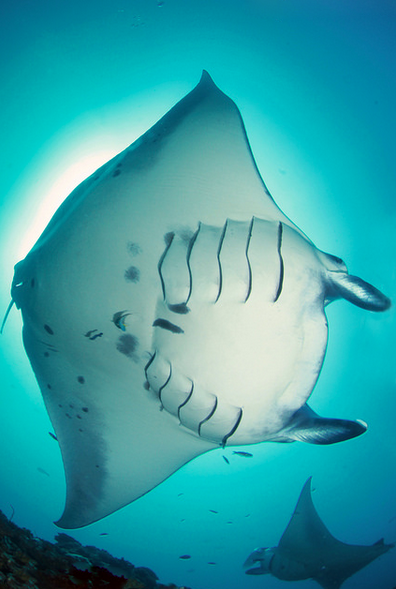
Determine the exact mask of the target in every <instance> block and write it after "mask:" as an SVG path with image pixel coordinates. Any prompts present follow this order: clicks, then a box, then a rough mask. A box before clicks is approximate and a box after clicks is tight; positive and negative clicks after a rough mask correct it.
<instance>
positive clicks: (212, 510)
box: [209, 509, 219, 513]
mask: <svg viewBox="0 0 396 589" xmlns="http://www.w3.org/2000/svg"><path fill="white" fill-rule="evenodd" d="M209 511H210V512H212V513H219V512H218V511H215V510H214V509H209Z"/></svg>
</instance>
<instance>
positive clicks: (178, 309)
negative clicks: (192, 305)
mask: <svg viewBox="0 0 396 589" xmlns="http://www.w3.org/2000/svg"><path fill="white" fill-rule="evenodd" d="M168 309H169V310H170V311H172V312H173V313H178V314H179V315H186V314H187V313H189V312H190V309H189V307H187V304H186V303H178V304H176V305H168Z"/></svg>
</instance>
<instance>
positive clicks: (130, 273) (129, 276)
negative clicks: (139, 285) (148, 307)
mask: <svg viewBox="0 0 396 589" xmlns="http://www.w3.org/2000/svg"><path fill="white" fill-rule="evenodd" d="M124 277H125V280H127V281H128V282H139V279H140V270H139V268H136V266H129V268H127V270H125V274H124Z"/></svg>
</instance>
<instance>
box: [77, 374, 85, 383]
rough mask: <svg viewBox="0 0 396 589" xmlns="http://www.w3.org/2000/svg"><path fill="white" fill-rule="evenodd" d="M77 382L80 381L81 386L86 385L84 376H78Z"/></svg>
mask: <svg viewBox="0 0 396 589" xmlns="http://www.w3.org/2000/svg"><path fill="white" fill-rule="evenodd" d="M77 381H78V382H79V383H80V384H84V383H85V378H84V377H83V376H78V377H77Z"/></svg>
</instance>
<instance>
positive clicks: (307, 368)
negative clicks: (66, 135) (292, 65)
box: [12, 72, 390, 528]
mask: <svg viewBox="0 0 396 589" xmlns="http://www.w3.org/2000/svg"><path fill="white" fill-rule="evenodd" d="M340 297H343V298H345V299H347V300H348V301H350V302H352V303H354V304H356V305H358V306H360V307H362V308H364V309H368V310H371V311H384V310H385V309H387V308H388V307H389V304H390V302H389V300H388V299H387V298H386V297H385V296H384V295H383V294H382V293H381V292H379V291H378V290H377V289H376V288H374V287H373V286H371V285H370V284H368V283H366V282H364V281H363V280H361V279H360V278H357V277H355V276H351V275H349V274H348V272H347V269H346V266H345V264H344V262H343V261H342V260H340V259H339V258H336V257H334V256H331V255H328V254H325V253H323V252H321V251H320V250H318V249H317V248H316V247H315V246H314V245H313V243H312V242H311V241H310V240H309V239H308V238H307V237H306V236H305V235H304V234H303V233H302V231H301V230H300V229H299V228H298V227H296V226H295V225H294V224H293V223H292V222H291V221H290V220H289V219H288V218H287V217H286V216H285V215H284V214H283V213H282V212H281V211H280V209H279V208H278V207H277V206H276V204H275V202H274V201H273V199H272V197H271V196H270V194H269V192H268V190H267V189H266V187H265V185H264V183H263V181H262V179H261V176H260V174H259V172H258V170H257V167H256V164H255V161H254V159H253V156H252V153H251V150H250V146H249V143H248V140H247V137H246V132H245V128H244V125H243V121H242V118H241V115H240V113H239V111H238V109H237V107H236V105H235V104H234V102H233V101H232V100H231V99H230V98H228V97H227V96H226V95H225V94H223V92H221V91H220V90H219V89H218V88H217V86H216V85H215V84H214V83H213V81H212V79H211V77H210V76H209V74H208V73H206V72H204V73H203V75H202V79H201V81H200V82H199V84H198V85H197V86H196V88H195V89H194V90H193V91H192V92H190V93H189V94H188V95H187V96H186V97H185V98H183V99H182V100H181V101H180V102H179V103H178V104H176V106H174V107H173V108H172V109H171V110H170V111H169V112H168V113H167V114H166V115H165V116H164V117H163V118H162V119H160V120H159V121H158V122H157V123H156V124H155V125H154V126H153V127H152V128H151V129H150V130H149V131H147V132H146V133H145V134H144V135H143V136H142V137H141V138H140V139H138V140H137V141H136V142H135V143H133V144H132V145H131V146H130V147H128V148H127V149H125V151H123V152H122V153H120V154H119V155H117V156H116V157H115V158H113V159H112V160H111V161H109V162H108V163H107V164H105V165H104V166H103V167H102V168H100V169H99V170H97V172H95V173H94V174H93V175H92V176H90V177H89V178H88V179H87V180H85V181H84V182H83V183H82V184H80V186H78V187H77V188H76V189H75V190H74V191H73V192H72V193H71V195H70V196H69V197H68V198H67V199H66V201H65V202H64V203H63V204H62V205H61V206H60V208H59V209H58V211H57V212H56V213H55V215H54V217H53V218H52V219H51V221H50V223H49V224H48V226H47V228H46V229H45V230H44V232H43V234H42V235H41V237H40V238H39V240H38V241H37V243H36V245H35V246H34V247H33V249H32V250H31V251H30V253H29V254H28V255H27V256H26V258H25V259H24V260H22V261H21V262H20V263H19V264H17V265H16V267H15V276H14V280H13V285H12V299H13V301H14V302H15V304H16V306H17V307H18V308H20V309H21V311H22V315H23V322H24V327H23V340H24V345H25V348H26V352H27V354H28V356H29V359H30V362H31V364H32V367H33V370H34V372H35V374H36V377H37V381H38V383H39V386H40V389H41V391H42V394H43V397H44V401H45V404H46V407H47V410H48V413H49V415H50V418H51V421H52V423H53V426H54V429H55V432H56V437H57V438H58V441H59V444H60V449H61V452H62V457H63V462H64V467H65V473H66V483H67V497H66V506H65V510H64V513H63V515H62V517H61V518H60V520H59V521H58V522H57V523H58V525H59V526H61V527H64V528H75V527H80V526H84V525H87V524H89V523H92V522H94V521H96V520H98V519H100V518H103V517H104V516H106V515H108V514H110V513H112V512H113V511H115V510H117V509H119V508H120V507H123V506H124V505H126V504H128V503H130V502H131V501H134V500H135V499H137V498H138V497H140V496H141V495H143V494H144V493H146V492H147V491H149V490H150V489H152V488H153V487H155V486H156V485H158V484H159V483H161V481H163V480H164V479H166V478H167V477H168V476H169V475H171V474H172V473H173V472H175V471H176V470H177V469H178V468H180V467H181V466H182V465H183V464H185V463H186V462H188V461H189V460H191V459H192V458H193V457H195V456H198V455H199V454H202V453H203V452H206V451H208V450H210V449H213V448H216V447H219V446H223V447H224V446H225V445H238V444H253V443H256V442H263V441H266V440H272V441H279V442H292V441H294V440H302V441H305V442H311V443H315V444H331V443H333V442H339V441H341V440H346V439H349V438H352V437H354V436H357V435H359V434H361V433H362V432H364V431H365V429H366V426H365V424H364V423H362V422H360V421H346V420H343V419H327V418H322V417H319V416H318V415H316V414H315V413H314V412H313V411H312V410H311V409H310V408H309V407H308V406H307V405H306V401H307V399H308V397H309V396H310V394H311V392H312V389H313V387H314V385H315V383H316V380H317V378H318V375H319V372H320V369H321V366H322V362H323V358H324V354H325V349H326V344H327V322H326V316H325V313H324V307H325V305H326V304H328V303H330V302H331V301H333V300H334V299H337V298H340ZM160 409H163V411H160Z"/></svg>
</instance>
